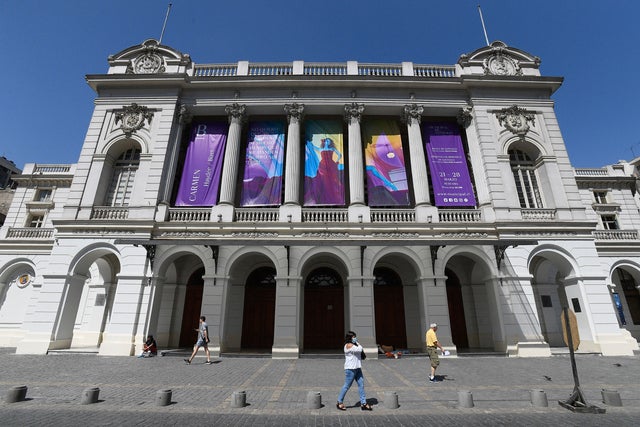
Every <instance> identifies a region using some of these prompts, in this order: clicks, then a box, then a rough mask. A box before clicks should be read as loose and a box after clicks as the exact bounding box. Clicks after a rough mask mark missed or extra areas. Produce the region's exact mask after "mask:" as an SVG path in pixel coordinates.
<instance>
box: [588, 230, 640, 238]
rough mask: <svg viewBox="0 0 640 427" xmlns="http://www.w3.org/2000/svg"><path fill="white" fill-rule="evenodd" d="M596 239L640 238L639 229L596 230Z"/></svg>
mask: <svg viewBox="0 0 640 427" xmlns="http://www.w3.org/2000/svg"><path fill="white" fill-rule="evenodd" d="M592 234H593V237H594V238H595V239H596V240H638V230H595V231H593V232H592Z"/></svg>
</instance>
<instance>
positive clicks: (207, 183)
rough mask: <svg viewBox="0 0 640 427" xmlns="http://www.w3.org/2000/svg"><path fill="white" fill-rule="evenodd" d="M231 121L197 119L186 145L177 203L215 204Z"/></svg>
mask: <svg viewBox="0 0 640 427" xmlns="http://www.w3.org/2000/svg"><path fill="white" fill-rule="evenodd" d="M227 131H228V125H227V124H226V123H222V122H206V123H195V124H194V125H193V128H192V131H191V139H190V142H189V146H188V147H187V155H186V158H185V161H184V167H183V168H182V177H181V179H180V187H179V188H178V196H177V198H176V206H213V205H215V204H216V202H217V199H218V188H219V186H220V176H221V174H222V159H223V157H224V149H225V146H226V143H227Z"/></svg>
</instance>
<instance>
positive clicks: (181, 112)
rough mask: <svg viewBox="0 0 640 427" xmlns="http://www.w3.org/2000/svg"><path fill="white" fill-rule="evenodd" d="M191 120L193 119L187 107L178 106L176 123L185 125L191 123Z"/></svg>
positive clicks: (183, 105)
mask: <svg viewBox="0 0 640 427" xmlns="http://www.w3.org/2000/svg"><path fill="white" fill-rule="evenodd" d="M192 118H193V117H192V115H191V112H190V111H189V109H188V108H187V106H186V105H185V104H180V105H179V106H178V123H180V124H181V125H186V124H188V123H191V119H192Z"/></svg>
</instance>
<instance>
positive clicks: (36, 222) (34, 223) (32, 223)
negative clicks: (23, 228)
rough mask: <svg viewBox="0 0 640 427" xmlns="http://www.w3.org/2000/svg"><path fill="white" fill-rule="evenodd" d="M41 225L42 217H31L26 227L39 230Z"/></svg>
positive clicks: (42, 222)
mask: <svg viewBox="0 0 640 427" xmlns="http://www.w3.org/2000/svg"><path fill="white" fill-rule="evenodd" d="M43 224H44V215H31V216H30V217H29V223H28V225H27V226H28V227H32V228H41V227H42V225H43Z"/></svg>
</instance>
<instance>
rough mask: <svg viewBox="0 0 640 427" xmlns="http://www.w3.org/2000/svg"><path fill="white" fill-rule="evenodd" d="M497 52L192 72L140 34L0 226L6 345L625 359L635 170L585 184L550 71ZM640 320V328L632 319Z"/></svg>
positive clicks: (632, 343)
mask: <svg viewBox="0 0 640 427" xmlns="http://www.w3.org/2000/svg"><path fill="white" fill-rule="evenodd" d="M539 65H540V60H539V58H537V57H535V56H533V55H531V54H529V53H527V52H523V51H521V50H519V49H515V48H512V47H509V46H507V45H506V44H504V43H502V42H494V43H492V44H491V45H490V46H486V47H483V48H481V49H478V50H476V51H474V52H472V53H469V54H465V55H462V56H460V58H459V59H458V61H457V63H456V64H455V65H421V64H414V63H412V62H403V63H400V64H363V63H358V62H356V61H348V62H346V63H309V62H304V61H294V62H292V63H251V62H246V61H240V62H238V63H236V64H197V63H195V62H193V61H192V59H191V58H190V56H189V55H186V54H183V53H181V52H179V51H177V50H175V49H173V48H171V47H168V46H163V45H159V44H158V43H157V42H156V41H155V40H148V41H145V42H144V43H142V44H141V45H137V46H132V47H130V48H128V49H125V50H123V51H121V52H119V53H117V54H115V55H112V56H110V57H109V68H108V71H107V73H106V74H90V75H88V76H87V82H88V84H89V85H90V86H91V88H92V89H93V90H95V92H96V101H95V108H94V111H93V115H92V118H91V121H90V123H89V126H88V131H87V134H86V139H85V141H84V144H83V147H82V150H81V152H80V155H79V158H78V162H77V163H75V164H73V165H41V164H27V165H26V166H25V168H24V171H23V173H22V174H21V175H20V176H19V177H18V178H17V179H16V181H17V182H18V188H17V189H16V193H15V197H14V199H13V203H12V205H11V207H10V209H9V212H8V215H7V218H6V222H5V224H4V226H3V227H2V228H0V346H4V347H15V348H16V352H17V353H19V354H25V353H34V354H38V353H40V354H43V353H47V352H48V351H52V350H59V349H84V350H86V351H97V352H98V353H99V354H103V355H132V354H135V353H136V352H137V351H139V345H140V344H141V343H142V340H143V336H145V335H146V334H148V333H151V334H153V335H155V336H156V338H157V340H158V344H159V346H160V347H161V348H181V347H189V346H190V345H192V344H193V342H194V338H195V337H194V335H193V328H194V327H195V326H196V325H197V319H198V317H199V316H200V315H205V316H207V322H208V324H209V331H210V332H209V333H210V336H211V337H212V346H213V349H214V351H215V353H216V354H220V353H221V354H225V353H237V352H245V353H249V352H256V351H259V352H263V353H271V354H272V357H274V358H275V357H277V358H296V357H300V356H301V355H304V354H309V353H317V352H326V351H339V349H340V348H341V345H342V338H343V336H344V332H345V331H346V330H349V329H352V330H356V331H357V332H358V337H359V338H360V341H361V342H362V343H363V344H364V345H365V347H366V348H367V349H369V350H370V351H372V352H374V351H375V350H376V344H384V345H393V346H395V347H396V348H400V349H410V350H415V351H421V350H424V345H425V344H424V334H425V331H426V329H427V327H428V324H429V323H431V322H437V323H438V324H439V325H440V329H439V331H438V334H439V338H440V339H441V341H442V342H443V343H444V344H445V347H447V348H448V349H450V350H452V351H454V352H458V353H462V352H479V351H480V352H498V353H503V354H507V355H510V356H525V357H526V356H541V355H550V354H551V353H552V351H554V349H558V348H560V349H562V348H563V347H564V346H565V344H564V341H563V339H562V328H561V321H560V312H561V309H562V307H563V306H568V307H569V308H570V309H571V310H572V311H574V312H575V315H576V318H577V326H578V331H579V335H580V346H579V350H578V351H582V352H595V353H601V354H603V355H631V354H633V352H634V351H636V350H638V343H637V341H636V339H638V338H640V303H639V301H640V296H639V294H638V284H639V283H640V244H639V243H640V240H639V239H638V228H640V220H639V219H638V207H639V206H640V204H639V203H638V197H637V195H636V187H635V182H636V181H635V175H636V168H635V166H634V165H633V164H627V163H624V164H622V163H621V164H619V165H613V166H609V167H607V168H603V169H588V170H574V169H573V168H572V166H571V164H570V161H569V158H568V155H567V151H566V148H565V144H564V141H563V139H562V135H561V133H560V128H559V125H558V122H557V119H556V116H555V113H554V102H553V100H552V99H551V96H552V95H553V93H554V92H555V91H556V90H557V89H558V88H559V87H560V85H561V83H562V78H560V77H547V76H542V75H541V74H540V70H539ZM634 325H636V326H634Z"/></svg>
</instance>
